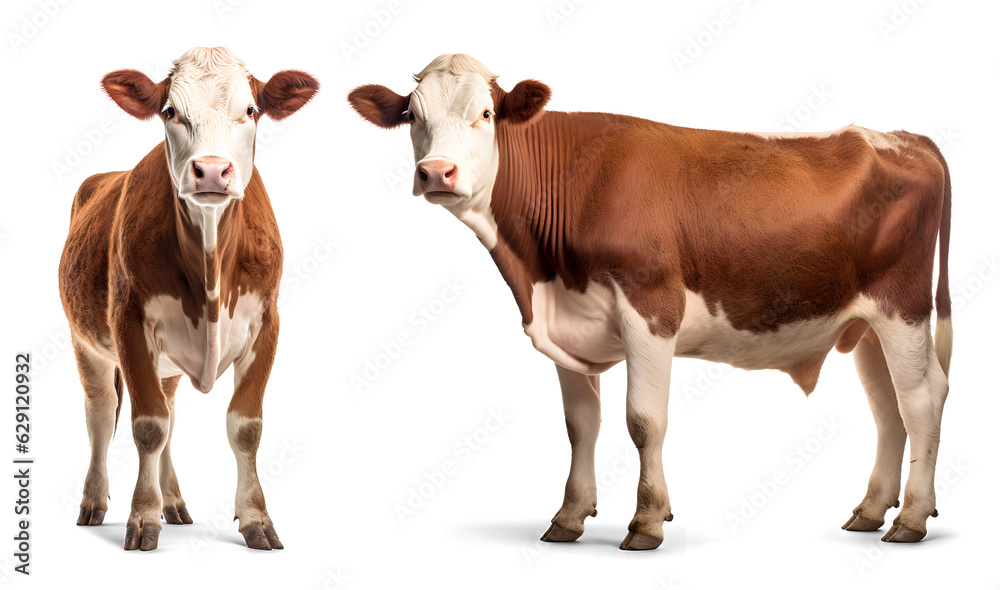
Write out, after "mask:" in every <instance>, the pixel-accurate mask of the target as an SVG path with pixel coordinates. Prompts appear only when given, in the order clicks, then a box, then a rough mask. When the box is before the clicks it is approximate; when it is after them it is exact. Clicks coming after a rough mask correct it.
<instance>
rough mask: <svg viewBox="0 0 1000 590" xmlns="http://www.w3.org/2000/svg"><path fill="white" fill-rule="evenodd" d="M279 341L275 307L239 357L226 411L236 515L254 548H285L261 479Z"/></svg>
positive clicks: (264, 318) (244, 534) (248, 544)
mask: <svg viewBox="0 0 1000 590" xmlns="http://www.w3.org/2000/svg"><path fill="white" fill-rule="evenodd" d="M277 344H278V311H277V309H276V308H275V307H274V306H273V304H272V306H271V307H270V309H268V310H265V311H264V312H263V314H262V316H261V322H260V330H259V331H258V332H257V333H256V335H255V337H254V338H253V339H252V341H251V343H250V345H249V346H248V347H247V351H246V352H245V353H243V355H241V356H240V357H239V358H237V359H236V362H235V363H234V367H235V369H236V390H235V391H234V392H233V399H232V401H231V402H230V403H229V411H228V413H227V414H226V432H227V434H228V435H229V446H231V447H232V448H233V453H234V454H235V455H236V467H237V480H236V518H238V519H239V521H240V532H241V533H243V538H244V539H245V540H246V543H247V546H248V547H250V548H251V549H265V550H269V549H284V547H283V546H282V544H281V541H280V540H279V539H278V535H277V533H275V532H274V523H272V522H271V517H270V516H268V514H267V507H266V506H265V503H264V492H263V490H261V487H260V480H259V479H258V478H257V447H258V446H259V445H260V435H261V430H262V428H263V420H262V417H263V403H264V387H265V385H267V378H268V376H269V375H270V374H271V364H272V363H273V362H274V353H275V349H276V347H277Z"/></svg>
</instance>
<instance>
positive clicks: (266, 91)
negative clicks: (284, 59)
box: [250, 70, 319, 120]
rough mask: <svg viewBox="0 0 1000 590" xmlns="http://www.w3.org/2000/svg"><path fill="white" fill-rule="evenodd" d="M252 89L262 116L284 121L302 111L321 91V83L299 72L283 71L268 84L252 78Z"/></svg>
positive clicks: (272, 77)
mask: <svg viewBox="0 0 1000 590" xmlns="http://www.w3.org/2000/svg"><path fill="white" fill-rule="evenodd" d="M250 89H251V90H253V96H254V100H256V101H257V108H259V109H260V113H261V114H262V115H267V116H269V117H271V118H272V119H276V120H277V119H284V118H285V117H287V116H289V115H291V114H292V113H294V112H295V111H297V110H299V109H301V108H302V107H303V106H304V105H305V104H306V103H307V102H309V100H310V99H312V97H313V96H315V95H316V92H317V91H318V90H319V81H318V80H316V78H313V77H312V76H310V75H309V74H307V73H305V72H300V71H299V70H283V71H280V72H278V73H277V74H275V75H273V76H271V79H270V80H268V81H267V82H266V83H265V82H261V81H260V80H258V79H256V78H254V77H253V76H250Z"/></svg>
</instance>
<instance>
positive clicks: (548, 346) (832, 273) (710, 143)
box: [348, 55, 952, 549]
mask: <svg viewBox="0 0 1000 590" xmlns="http://www.w3.org/2000/svg"><path fill="white" fill-rule="evenodd" d="M415 78H416V80H417V87H416V89H414V90H413V91H412V92H411V93H409V94H408V95H405V96H404V95H400V94H397V93H395V92H393V91H392V90H390V89H388V88H386V87H384V86H379V85H366V86H361V87H358V88H356V89H354V90H353V91H352V92H351V93H350V94H349V96H348V100H349V102H350V104H351V105H352V106H353V107H354V109H355V110H356V111H357V112H358V113H359V114H360V115H361V116H362V117H363V118H364V119H366V120H368V121H370V122H371V123H374V124H375V125H377V126H379V127H384V128H393V127H397V126H400V125H408V126H409V128H410V137H411V138H412V141H413V151H414V156H415V159H416V171H415V178H414V181H413V194H414V195H417V196H420V195H423V196H424V198H425V199H426V200H427V201H429V202H431V203H435V204H439V205H441V206H443V207H444V208H445V209H447V210H448V211H450V212H451V213H453V214H454V215H455V216H456V217H458V219H459V220H461V221H462V222H463V223H465V224H466V225H468V226H469V227H470V228H471V229H472V230H473V231H474V232H475V233H476V235H477V236H478V237H479V240H480V241H481V242H482V243H483V245H484V246H485V247H486V249H487V250H489V252H490V255H491V256H492V258H493V261H494V262H495V263H496V265H497V267H498V268H499V270H500V274H501V275H502V276H503V278H504V280H505V281H506V282H507V284H508V285H509V286H510V289H511V291H512V292H513V294H514V300H515V302H516V303H517V306H518V309H519V310H520V312H521V317H522V322H523V328H524V331H525V333H526V334H527V335H528V336H529V337H530V338H531V342H532V344H533V345H534V346H535V348H536V349H538V350H539V351H540V352H542V353H543V354H545V355H546V356H547V357H549V358H550V359H552V360H553V361H555V363H556V370H557V371H558V374H559V382H560V384H561V387H562V396H563V403H564V407H565V411H566V426H567V430H568V432H569V439H570V444H571V445H572V450H573V454H572V463H571V466H570V473H569V480H568V481H567V483H566V494H565V498H564V500H563V504H562V508H561V509H560V510H559V511H558V512H557V513H556V515H555V517H554V518H553V519H552V526H551V527H550V528H549V529H548V531H547V532H546V533H545V534H544V536H543V537H542V540H544V541H572V540H575V539H576V538H578V537H579V536H580V535H581V534H582V533H583V529H584V519H585V518H586V517H587V516H588V515H595V514H596V510H595V508H596V505H597V486H596V482H595V477H594V445H595V442H596V440H597V433H598V426H599V424H600V394H599V381H598V379H599V377H598V376H599V375H600V373H602V372H604V371H606V370H607V369H608V368H610V367H611V366H613V365H614V364H616V363H618V362H620V361H623V360H624V361H625V362H626V366H627V370H628V393H627V395H626V405H627V419H628V429H629V433H630V435H631V437H632V440H633V441H634V443H635V446H636V448H637V449H638V451H639V458H640V465H641V473H640V477H639V488H638V502H637V508H636V512H635V517H634V518H633V519H632V522H631V523H630V524H629V526H628V535H627V536H626V537H625V539H624V541H623V542H622V543H621V548H622V549H653V548H655V547H658V546H659V545H660V543H661V542H662V540H663V522H664V521H669V520H671V518H672V513H671V507H670V500H669V497H668V495H667V486H666V483H665V481H664V476H663V466H662V450H663V439H664V433H665V431H666V428H667V397H668V389H669V382H670V365H671V359H672V357H674V356H681V357H691V358H699V359H706V360H710V361H717V362H725V363H729V364H731V365H733V366H736V367H741V368H745V369H768V368H770V369H780V370H782V371H785V372H787V373H788V374H789V375H790V376H791V378H792V379H793V380H794V381H795V383H797V384H798V385H799V386H801V388H802V389H803V390H804V391H805V392H806V393H807V394H808V393H809V392H811V391H812V390H813V389H814V387H815V386H816V382H817V379H818V378H819V372H820V367H821V366H822V364H823V361H824V359H825V358H826V355H827V353H829V351H830V350H831V349H833V348H836V349H837V350H838V351H841V352H849V351H852V350H853V351H854V356H855V359H856V362H857V367H858V372H859V374H860V377H861V381H862V384H863V385H864V388H865V391H866V392H867V394H868V399H869V402H870V405H871V408H872V412H873V414H874V417H875V422H876V424H877V426H878V448H877V453H876V461H875V468H874V471H873V472H872V476H871V480H870V482H869V485H868V491H867V494H866V495H865V497H864V499H863V500H862V501H861V504H860V505H858V507H857V508H856V509H855V510H854V512H853V515H852V517H851V519H850V520H849V521H848V522H847V524H845V525H844V528H846V529H848V530H854V531H858V530H865V531H870V530H876V529H878V528H879V527H881V526H882V524H883V522H884V517H885V513H886V510H887V509H888V508H890V507H892V506H896V505H898V502H899V493H900V474H901V465H902V461H903V447H904V444H905V443H906V438H907V435H909V437H910V473H909V478H908V480H907V484H906V490H905V494H904V496H903V507H902V510H901V511H900V513H899V516H898V517H897V518H896V520H895V522H894V524H893V526H892V528H890V529H889V531H888V532H887V533H886V534H885V536H884V537H883V540H884V541H895V542H913V541H919V540H920V539H922V538H923V537H924V535H925V534H926V532H927V529H926V520H927V517H928V516H935V515H936V514H937V512H936V509H935V498H934V466H935V462H936V459H937V449H938V439H939V434H940V425H941V410H942V406H943V404H944V400H945V397H946V395H947V392H948V380H947V377H946V374H947V371H948V363H949V359H950V357H951V338H952V328H951V321H950V315H951V303H950V296H949V293H948V278H947V277H948V235H949V227H950V218H951V185H950V180H949V176H948V168H947V165H946V164H945V161H944V159H943V158H942V156H941V153H940V151H939V150H938V149H937V147H936V146H935V145H934V144H933V142H931V141H930V140H929V139H927V138H926V137H922V136H919V135H913V134H910V133H906V132H903V131H895V132H892V133H880V132H876V131H871V130H868V129H865V128H862V127H857V126H853V125H852V126H848V127H844V128H842V129H839V130H837V131H833V132H830V133H824V134H816V135H803V134H787V135H782V134H755V133H730V132H723V131H708V130H701V129H687V128H682V127H675V126H672V125H666V124H663V123H657V122H653V121H647V120H643V119H638V118H633V117H627V116H621V115H612V114H605V113H583V112H580V113H565V112H555V111H551V112H546V111H545V110H544V106H545V104H546V103H547V102H548V100H549V96H550V90H549V88H548V87H547V86H546V85H545V84H542V83H540V82H537V81H535V80H525V81H522V82H519V83H517V84H516V85H514V87H513V88H511V89H510V91H506V90H504V89H502V88H501V87H500V86H499V85H498V84H497V82H496V76H495V75H493V74H492V73H490V71H489V70H487V69H486V68H485V67H484V66H483V65H482V64H481V63H480V62H478V61H476V60H475V59H472V58H470V57H468V56H465V55H442V56H440V57H438V58H437V59H435V60H434V61H433V62H431V64H430V65H428V66H427V67H426V68H425V69H424V70H423V71H422V72H420V73H419V74H417V75H416V76H415ZM938 236H940V277H939V279H938V284H937V295H936V304H937V317H938V319H937V328H936V334H935V338H934V339H933V341H932V338H931V328H930V326H931V312H932V310H933V307H934V298H933V297H932V280H933V277H932V274H933V267H934V252H935V244H936V242H937V239H938Z"/></svg>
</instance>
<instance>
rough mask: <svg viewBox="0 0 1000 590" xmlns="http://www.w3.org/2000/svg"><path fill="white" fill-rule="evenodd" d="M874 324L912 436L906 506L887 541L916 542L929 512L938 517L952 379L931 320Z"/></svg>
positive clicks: (922, 530)
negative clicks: (937, 488) (937, 483)
mask: <svg viewBox="0 0 1000 590" xmlns="http://www.w3.org/2000/svg"><path fill="white" fill-rule="evenodd" d="M873 325H874V328H875V330H876V331H877V333H878V336H879V339H880V340H881V341H882V351H883V352H884V354H885V360H886V364H887V365H888V367H889V373H890V374H891V375H892V384H893V386H894V387H895V389H896V397H897V399H898V401H899V413H900V415H901V416H902V418H903V424H904V425H905V427H906V433H907V435H908V436H909V438H910V473H909V475H908V476H907V479H906V489H905V491H904V493H903V508H902V509H901V510H900V512H899V516H898V517H896V520H895V521H894V522H893V526H892V528H891V529H889V532H887V533H886V534H885V536H883V537H882V540H883V541H890V542H900V543H912V542H915V541H919V540H920V539H923V538H924V536H925V535H926V534H927V525H926V522H927V517H928V516H937V510H936V508H935V497H934V469H935V466H936V463H937V453H938V442H939V440H940V437H941V412H942V409H943V408H944V400H945V398H946V397H947V395H948V378H947V377H946V376H945V374H944V371H943V370H942V369H941V365H940V363H939V361H938V358H937V356H936V354H935V353H934V348H933V345H932V341H931V332H930V321H929V320H924V321H921V322H918V323H916V324H912V325H908V324H906V323H904V322H902V321H901V320H883V321H881V322H879V323H878V324H873Z"/></svg>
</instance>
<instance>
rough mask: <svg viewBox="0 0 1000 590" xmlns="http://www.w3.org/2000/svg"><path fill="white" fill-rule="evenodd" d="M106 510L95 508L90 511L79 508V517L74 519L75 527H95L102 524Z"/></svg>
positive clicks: (82, 507) (83, 507)
mask: <svg viewBox="0 0 1000 590" xmlns="http://www.w3.org/2000/svg"><path fill="white" fill-rule="evenodd" d="M106 513H107V511H106V510H101V509H100V508H95V509H93V510H91V509H90V508H87V507H86V506H80V517H79V518H77V519H76V525H77V526H97V525H99V524H101V523H103V522H104V515H105V514H106Z"/></svg>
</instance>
